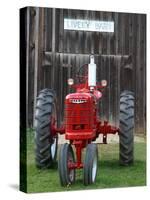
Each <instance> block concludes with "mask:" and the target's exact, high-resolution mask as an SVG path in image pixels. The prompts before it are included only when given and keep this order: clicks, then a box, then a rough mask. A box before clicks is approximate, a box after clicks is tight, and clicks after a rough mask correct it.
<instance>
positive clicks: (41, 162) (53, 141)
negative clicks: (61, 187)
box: [35, 89, 58, 168]
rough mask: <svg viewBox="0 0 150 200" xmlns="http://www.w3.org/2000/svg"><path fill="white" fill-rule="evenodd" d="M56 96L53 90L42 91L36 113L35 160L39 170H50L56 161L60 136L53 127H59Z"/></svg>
mask: <svg viewBox="0 0 150 200" xmlns="http://www.w3.org/2000/svg"><path fill="white" fill-rule="evenodd" d="M56 109H57V108H56V95H55V92H54V91H53V90H50V89H44V90H42V91H40V93H39V96H38V98H37V105H36V111H35V160H36V166H37V167H38V168H49V167H51V166H52V164H53V163H54V162H55V160H56V155H57V144H58V136H57V135H54V134H53V132H52V129H51V125H52V124H53V125H55V126H57V110H56Z"/></svg>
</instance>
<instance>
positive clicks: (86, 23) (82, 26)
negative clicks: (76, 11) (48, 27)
mask: <svg viewBox="0 0 150 200" xmlns="http://www.w3.org/2000/svg"><path fill="white" fill-rule="evenodd" d="M64 29H65V30H78V31H97V32H112V33H113V32H114V22H113V21H95V20H85V19H64Z"/></svg>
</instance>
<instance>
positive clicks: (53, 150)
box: [51, 138, 57, 159]
mask: <svg viewBox="0 0 150 200" xmlns="http://www.w3.org/2000/svg"><path fill="white" fill-rule="evenodd" d="M56 148H57V138H55V139H54V142H53V144H52V145H51V156H52V159H54V158H55V153H56Z"/></svg>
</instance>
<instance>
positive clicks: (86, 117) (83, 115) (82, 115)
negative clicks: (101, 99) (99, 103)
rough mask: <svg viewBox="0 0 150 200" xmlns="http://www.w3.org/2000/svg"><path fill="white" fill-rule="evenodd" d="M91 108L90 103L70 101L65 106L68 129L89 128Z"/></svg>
mask: <svg viewBox="0 0 150 200" xmlns="http://www.w3.org/2000/svg"><path fill="white" fill-rule="evenodd" d="M91 116H92V114H91V109H90V106H89V104H88V103H81V104H75V103H68V104H66V108H65V124H66V129H67V130H74V131H75V130H81V129H89V128H90V126H91Z"/></svg>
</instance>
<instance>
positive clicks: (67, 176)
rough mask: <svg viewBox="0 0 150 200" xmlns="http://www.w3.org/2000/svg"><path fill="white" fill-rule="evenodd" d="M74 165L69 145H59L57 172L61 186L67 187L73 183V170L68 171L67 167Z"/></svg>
mask: <svg viewBox="0 0 150 200" xmlns="http://www.w3.org/2000/svg"><path fill="white" fill-rule="evenodd" d="M73 163H75V158H74V153H73V149H72V146H71V145H70V144H67V143H65V144H63V145H61V148H60V152H59V159H58V171H59V178H60V183H61V185H62V186H69V185H70V184H72V183H74V181H75V169H69V165H71V164H73Z"/></svg>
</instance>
